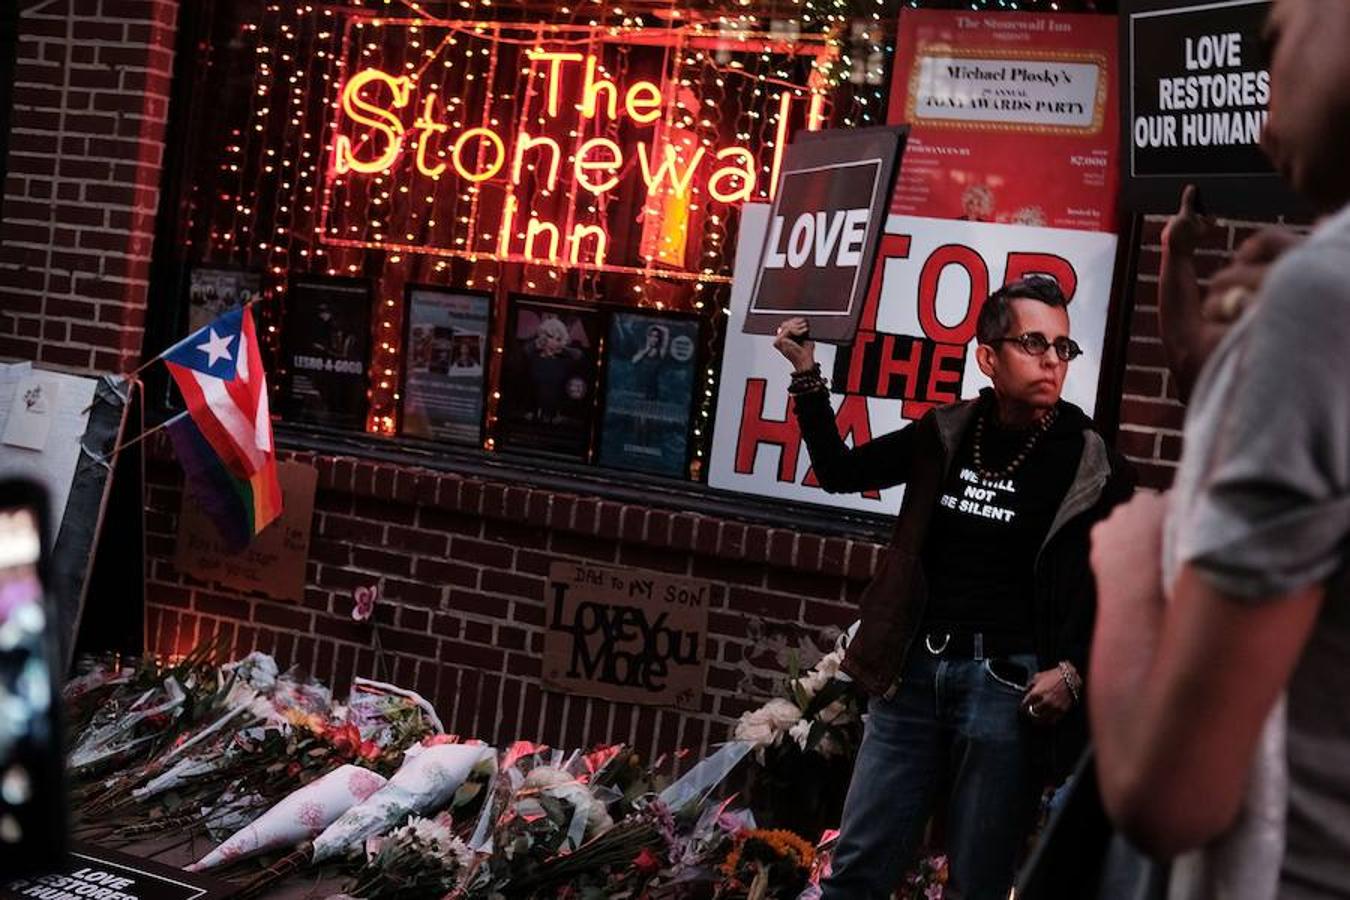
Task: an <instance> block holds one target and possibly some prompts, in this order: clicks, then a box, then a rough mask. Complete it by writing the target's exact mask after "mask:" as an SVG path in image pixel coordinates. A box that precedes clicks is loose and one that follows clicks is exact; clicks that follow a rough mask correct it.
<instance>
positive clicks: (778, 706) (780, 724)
mask: <svg viewBox="0 0 1350 900" xmlns="http://www.w3.org/2000/svg"><path fill="white" fill-rule="evenodd" d="M761 710H762V711H763V712H764V713H765V714H766V715H767V716H768V717H769V721H770V722H772V723H773V727H774V728H776V729H778V730H779V731H786V730H787V729H789V728H791V727H792V726H793V724H795V723H796V721H797V720H798V719H800V718H801V717H802V711H801V710H800V709H798V708H797V704H795V703H793V702H792V701H791V700H784V699H783V698H782V697H775V698H774V699H772V700H770V701H769V702H768V703H766V704H764V706H762V707H761Z"/></svg>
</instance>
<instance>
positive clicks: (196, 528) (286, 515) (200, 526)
mask: <svg viewBox="0 0 1350 900" xmlns="http://www.w3.org/2000/svg"><path fill="white" fill-rule="evenodd" d="M277 477H278V478H279V479H280V481H281V495H282V504H283V509H282V513H281V518H279V519H277V520H276V521H275V522H273V523H272V524H271V525H269V526H268V527H267V528H265V529H263V532H262V534H259V535H258V536H257V537H255V538H254V539H253V543H251V544H249V545H248V547H247V548H245V550H244V551H243V552H242V553H231V552H230V551H229V550H227V549H226V548H225V544H224V542H223V541H222V540H221V539H220V533H219V532H218V531H217V530H216V526H215V525H214V524H212V523H211V520H210V519H208V518H207V516H206V513H205V512H203V511H202V509H201V507H200V506H199V505H198V504H196V503H194V502H193V501H192V497H191V492H190V491H184V492H183V510H182V514H181V515H180V516H179V517H178V551H177V554H176V556H175V558H174V565H175V566H176V567H177V568H178V571H180V572H184V573H186V574H188V575H191V576H192V577H194V578H200V579H202V580H203V581H214V582H216V583H217V584H221V585H225V586H226V587H232V588H238V589H239V590H243V591H262V592H263V593H265V594H267V595H268V596H269V597H276V598H277V599H279V600H293V601H295V602H296V603H299V602H300V601H301V600H302V599H304V596H305V560H306V559H308V558H309V536H310V521H311V519H313V517H314V489H315V487H316V486H317V484H318V481H319V471H318V470H317V469H315V468H314V467H313V466H307V465H305V464H304V463H294V462H284V463H278V464H277Z"/></svg>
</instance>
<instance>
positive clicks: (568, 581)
mask: <svg viewBox="0 0 1350 900" xmlns="http://www.w3.org/2000/svg"><path fill="white" fill-rule="evenodd" d="M708 595H709V589H708V585H707V584H706V583H703V582H698V581H691V580H689V579H686V578H674V577H672V576H669V575H661V574H658V573H656V572H645V571H639V570H637V569H613V568H606V567H603V566H592V565H587V564H585V563H572V562H555V563H553V564H552V566H550V567H549V578H548V608H547V613H546V614H547V616H548V631H547V632H545V634H544V687H545V688H548V689H550V690H558V691H567V692H569V693H574V694H585V695H588V696H592V697H604V698H606V699H608V700H619V701H623V702H627V703H649V704H657V705H663V706H678V707H680V708H682V709H698V708H699V705H700V703H701V701H702V699H703V680H704V669H705V667H706V659H705V657H704V652H703V644H704V635H705V634H706V633H707V630H708Z"/></svg>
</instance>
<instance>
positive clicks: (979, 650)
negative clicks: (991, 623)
mask: <svg viewBox="0 0 1350 900" xmlns="http://www.w3.org/2000/svg"><path fill="white" fill-rule="evenodd" d="M974 637H975V661H976V662H982V661H983V660H984V632H982V631H977V632H975V635H974Z"/></svg>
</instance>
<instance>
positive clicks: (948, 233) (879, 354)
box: [708, 204, 1116, 514]
mask: <svg viewBox="0 0 1350 900" xmlns="http://www.w3.org/2000/svg"><path fill="white" fill-rule="evenodd" d="M767 219H768V207H767V206H766V205H764V204H747V205H746V206H745V207H744V208H743V210H742V213H741V240H740V243H739V245H738V247H737V252H736V268H735V273H734V279H733V281H732V285H731V310H730V318H729V321H728V324H727V338H726V346H725V348H724V350H723V353H722V378H721V383H720V387H719V388H718V395H717V413H716V419H715V422H714V429H713V446H712V452H711V454H710V459H709V471H708V483H709V484H710V485H711V486H712V487H715V488H722V489H725V490H731V491H740V492H742V493H748V494H758V495H762V496H767V497H776V498H779V499H783V500H794V501H802V502H808V503H820V504H827V505H830V506H835V507H840V508H846V509H855V510H863V511H868V512H876V513H889V514H893V513H895V512H897V511H898V510H899V508H900V498H901V496H902V495H903V493H904V491H903V488H900V487H895V488H890V489H888V490H885V491H880V492H874V493H872V494H867V495H863V494H826V493H825V492H824V491H823V490H821V488H820V487H819V486H818V485H817V484H816V480H815V477H814V475H813V473H812V472H811V465H810V462H811V461H810V459H809V457H808V456H807V452H806V447H805V445H804V444H803V442H802V439H801V432H800V430H799V429H798V428H797V420H796V418H795V417H794V416H793V414H792V411H791V408H790V404H789V398H788V393H787V389H788V383H789V380H790V373H791V366H790V365H789V364H788V362H787V360H786V359H784V358H783V356H782V354H780V353H779V352H778V351H777V350H775V349H774V346H773V337H772V336H771V335H758V334H744V333H742V331H741V328H740V325H741V321H742V320H743V319H744V317H745V314H746V309H747V307H748V305H749V297H750V280H751V277H753V272H754V270H755V268H756V266H757V265H758V260H757V259H756V256H757V255H758V254H759V252H760V246H761V243H762V242H761V240H760V238H761V237H762V236H763V234H764V231H765V228H766V222H767ZM1115 253H1116V238H1115V236H1114V235H1111V234H1103V233H1100V232H1093V231H1070V230H1067V229H1054V228H1032V227H1028V226H1016V225H991V224H986V223H980V222H957V221H950V220H943V219H919V218H911V217H907V216H891V217H890V220H889V222H888V223H887V228H886V235H885V236H884V238H883V239H882V243H881V252H880V254H879V257H878V263H877V269H876V272H875V274H874V276H873V281H872V287H871V290H870V291H869V293H868V303H867V306H866V307H865V308H864V310H863V316H862V321H861V322H860V323H859V326H858V337H857V340H856V341H855V342H854V343H853V344H852V345H851V346H848V347H833V346H830V345H828V344H816V359H817V360H818V361H819V362H820V367H821V370H822V371H823V372H824V373H825V374H826V376H828V377H829V379H830V382H831V390H832V392H833V397H832V398H831V399H832V402H833V405H834V407H835V411H836V417H837V420H838V423H839V429H840V433H841V434H842V435H843V437H844V440H845V442H846V443H848V444H850V445H851V446H857V445H858V444H861V443H865V442H866V441H869V440H871V439H872V438H873V437H880V436H881V435H883V434H886V433H887V432H890V431H895V430H896V429H899V428H903V427H904V426H905V425H907V424H909V423H910V422H912V421H915V420H916V419H918V418H919V417H921V416H922V415H923V414H924V412H926V411H927V410H928V409H930V408H932V407H933V406H934V405H938V404H943V403H951V402H955V401H956V400H960V399H965V398H970V397H974V396H975V395H976V394H977V393H978V392H979V390H980V389H981V388H983V387H987V386H988V385H989V380H988V379H987V378H986V377H985V376H984V375H983V374H982V373H981V372H980V370H979V367H978V366H977V365H976V362H975V322H976V319H977V318H978V316H979V310H980V306H981V305H982V304H983V302H984V298H985V297H986V296H988V294H989V292H990V291H991V290H993V289H996V288H997V287H998V286H1000V285H1002V284H1006V283H1007V282H1009V281H1012V280H1015V279H1017V278H1020V277H1023V276H1025V275H1029V274H1042V275H1050V276H1053V277H1054V278H1055V279H1056V280H1057V281H1058V282H1059V283H1060V286H1061V287H1062V288H1063V290H1064V293H1065V294H1066V295H1067V296H1068V297H1069V299H1070V302H1069V320H1070V333H1071V334H1072V335H1073V338H1074V340H1075V341H1077V342H1078V344H1079V345H1080V346H1081V347H1082V348H1083V355H1082V356H1080V357H1078V358H1077V359H1076V360H1074V361H1073V362H1072V363H1070V364H1069V372H1068V376H1067V377H1066V378H1065V381H1064V394H1063V396H1064V399H1066V400H1068V401H1070V402H1071V403H1074V404H1077V405H1078V406H1080V407H1082V409H1083V410H1084V411H1085V412H1086V413H1087V414H1088V415H1092V412H1093V409H1094V408H1095V406H1096V397H1097V380H1098V375H1099V371H1100V367H1101V362H1102V351H1103V347H1104V344H1105V338H1106V321H1107V309H1108V307H1109V306H1110V300H1111V276H1112V266H1113V262H1114V260H1115ZM746 273H751V275H750V276H747V275H746Z"/></svg>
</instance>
